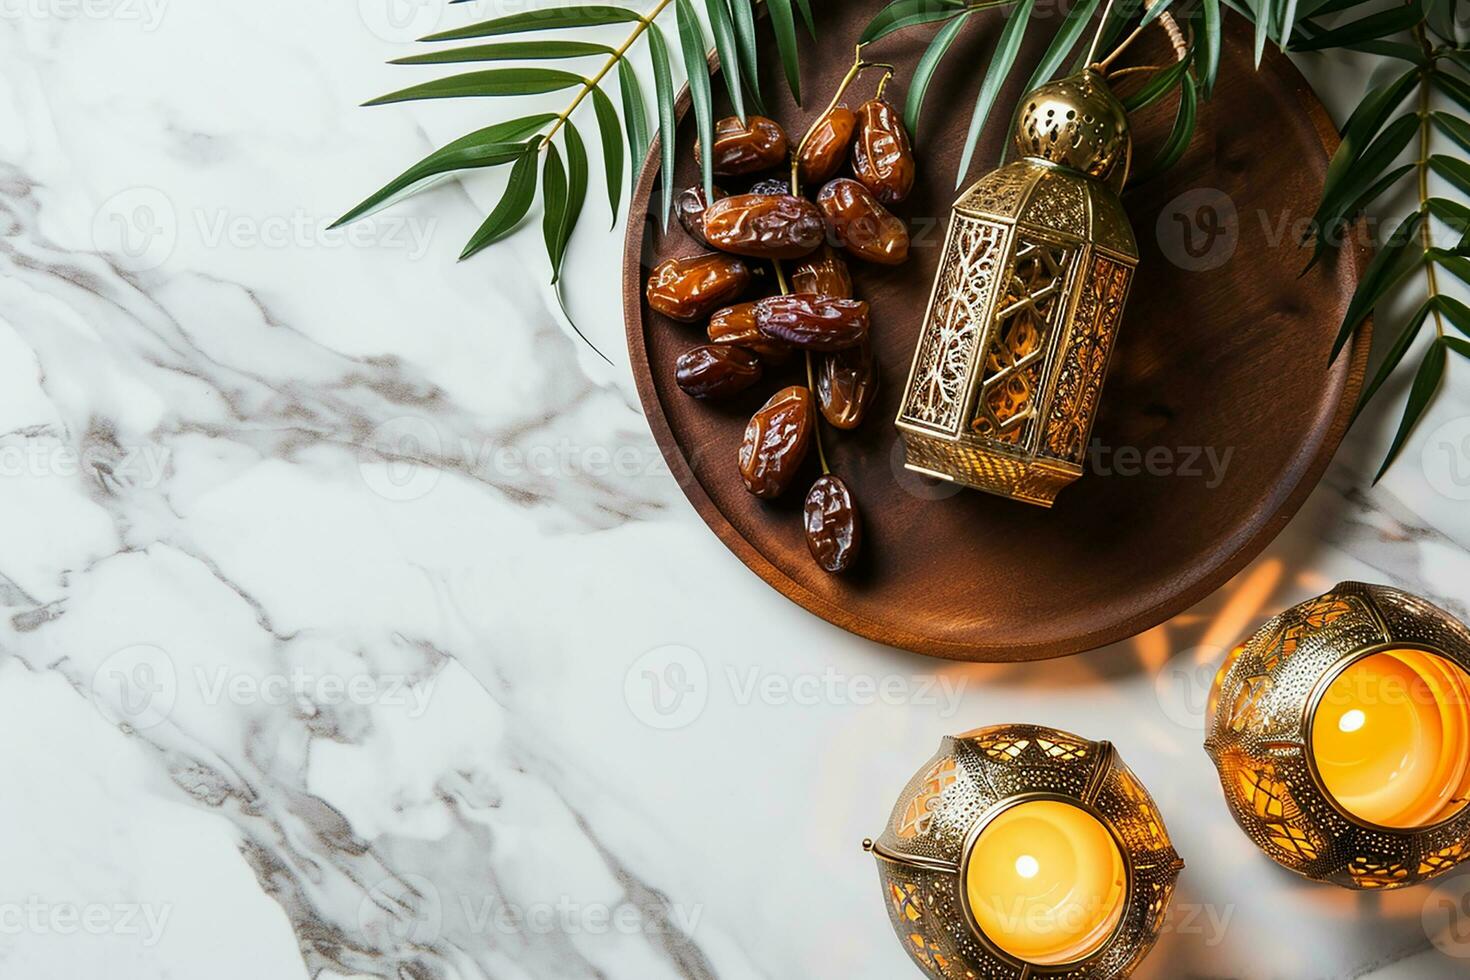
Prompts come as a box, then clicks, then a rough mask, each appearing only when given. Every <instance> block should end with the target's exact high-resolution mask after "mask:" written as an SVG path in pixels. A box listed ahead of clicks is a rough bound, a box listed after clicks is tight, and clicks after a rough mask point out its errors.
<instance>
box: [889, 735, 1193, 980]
mask: <svg viewBox="0 0 1470 980" xmlns="http://www.w3.org/2000/svg"><path fill="white" fill-rule="evenodd" d="M1037 799H1052V800H1060V801H1064V802H1067V803H1071V804H1073V805H1075V806H1078V807H1080V808H1082V809H1085V810H1086V811H1087V812H1088V813H1089V814H1091V815H1092V816H1094V817H1095V818H1097V819H1098V820H1099V821H1100V822H1101V823H1102V824H1103V825H1104V826H1105V827H1106V828H1107V830H1108V833H1109V834H1110V835H1111V836H1112V837H1113V838H1114V839H1115V842H1116V843H1117V845H1118V847H1119V851H1120V853H1122V854H1123V856H1124V862H1125V867H1126V871H1127V889H1126V894H1125V896H1124V899H1123V903H1124V904H1123V911H1122V913H1121V917H1120V918H1119V920H1118V923H1117V925H1116V926H1115V927H1114V928H1113V930H1112V932H1111V934H1109V935H1108V937H1107V939H1106V941H1105V942H1103V943H1102V945H1101V946H1100V947H1099V948H1098V949H1096V950H1095V951H1094V952H1092V953H1091V954H1089V955H1087V956H1086V957H1085V958H1083V959H1080V960H1078V961H1076V962H1070V963H1063V964H1052V965H1038V964H1034V963H1027V962H1025V961H1023V960H1020V959H1017V958H1016V957H1014V956H1011V955H1010V954H1008V953H1006V952H1005V951H1004V950H1002V949H1001V948H1000V947H999V946H998V945H997V944H996V943H995V942H993V941H992V940H991V939H990V938H989V937H987V936H986V935H985V934H984V933H983V932H982V931H981V930H980V929H979V927H978V926H977V925H976V917H975V914H974V911H973V909H972V908H971V906H970V897H969V893H968V891H967V889H966V887H965V881H964V877H965V876H964V874H963V870H962V869H963V868H964V866H965V861H966V855H967V849H968V848H969V847H970V846H971V845H972V844H973V842H975V841H976V840H978V839H979V832H980V831H981V830H983V829H984V827H985V826H986V825H987V824H988V823H989V822H990V821H991V820H992V819H994V817H995V816H996V815H997V814H998V813H1000V812H1002V811H1004V810H1005V809H1006V808H1007V807H1008V806H1009V805H1013V804H1015V803H1016V802H1017V801H1026V800H1037ZM920 815H922V816H920ZM864 847H865V848H867V849H868V850H869V851H871V852H872V853H873V855H874V856H875V857H877V858H878V862H877V864H878V875H879V878H880V880H881V883H882V888H883V895H884V898H885V900H886V901H885V904H886V905H887V907H888V916H889V919H890V921H891V922H892V924H893V929H894V932H895V933H896V934H897V936H898V938H899V941H900V942H901V943H902V944H903V948H904V950H905V951H906V952H907V953H908V954H909V957H910V959H912V960H913V962H914V963H915V964H916V965H917V966H918V967H919V969H920V970H922V971H923V972H924V973H925V974H926V975H928V976H930V977H935V978H943V980H979V978H985V980H1022V978H1042V977H1048V978H1059V980H1062V978H1064V980H1112V978H1121V977H1126V976H1128V975H1129V974H1130V973H1131V972H1132V971H1133V969H1134V968H1135V967H1136V966H1137V965H1138V963H1139V962H1141V961H1142V959H1143V957H1144V956H1145V955H1146V954H1147V953H1148V951H1149V949H1151V948H1152V946H1153V943H1154V940H1155V939H1156V938H1157V936H1158V933H1159V930H1160V928H1161V927H1162V925H1163V920H1164V916H1165V914H1166V912H1167V909H1168V905H1169V899H1170V897H1171V896H1172V894H1173V889H1174V882H1175V880H1176V879H1177V877H1178V875H1179V871H1180V869H1181V868H1183V866H1184V865H1183V862H1182V861H1180V860H1179V856H1178V854H1176V853H1175V851H1174V848H1173V845H1172V844H1171V843H1170V841H1169V835H1168V831H1167V830H1166V829H1165V827H1164V821H1163V819H1162V817H1160V815H1159V810H1158V807H1157V806H1155V804H1154V801H1153V799H1152V798H1151V797H1150V796H1149V794H1148V791H1147V790H1145V789H1144V787H1143V784H1142V783H1141V782H1139V780H1138V778H1137V777H1136V776H1135V775H1134V774H1133V773H1132V771H1131V770H1129V769H1128V767H1127V766H1126V765H1124V763H1123V761H1122V760H1121V759H1119V758H1118V756H1117V753H1116V752H1114V750H1113V747H1112V746H1111V745H1110V744H1109V743H1107V742H1093V741H1089V740H1087V739H1084V738H1081V737H1079V736H1077V735H1073V734H1070V733H1068V732H1063V731H1059V730H1057V729H1054V728H1046V727H1043V726H1039V725H997V726H993V727H990V728H981V729H977V730H975V731H972V732H968V733H966V734H964V735H956V736H951V737H948V738H946V739H945V740H944V742H943V743H942V744H941V745H940V748H939V751H938V753H936V754H935V756H934V757H933V758H932V759H930V760H929V761H928V762H927V763H925V765H924V766H923V768H921V769H920V770H919V771H918V772H917V773H916V774H915V775H914V778H913V779H912V780H910V782H909V784H908V786H907V787H906V788H905V789H904V791H903V793H902V795H900V797H899V799H898V802H897V803H896V804H895V806H894V808H893V814H892V816H891V817H890V819H889V821H888V825H887V827H886V828H885V830H884V832H883V834H882V836H880V837H879V838H878V839H877V840H876V841H864Z"/></svg>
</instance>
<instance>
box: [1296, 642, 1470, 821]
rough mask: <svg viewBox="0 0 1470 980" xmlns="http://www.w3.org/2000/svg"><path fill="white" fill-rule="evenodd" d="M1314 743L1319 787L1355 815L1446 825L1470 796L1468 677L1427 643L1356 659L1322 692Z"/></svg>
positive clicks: (1469, 701)
mask: <svg viewBox="0 0 1470 980" xmlns="http://www.w3.org/2000/svg"><path fill="white" fill-rule="evenodd" d="M1311 745H1312V757H1313V761H1314V762H1315V764H1316V767H1317V774H1318V776H1319V778H1320V779H1321V781H1322V786H1323V789H1324V790H1325V791H1326V792H1327V794H1328V795H1329V796H1330V797H1332V799H1334V800H1335V801H1336V802H1337V804H1338V805H1339V806H1340V807H1341V808H1342V809H1344V810H1346V811H1347V812H1348V813H1349V814H1351V815H1352V816H1354V817H1356V818H1358V819H1359V820H1361V821H1363V822H1365V823H1369V824H1374V825H1376V826H1380V827H1394V828H1399V829H1413V828H1420V827H1428V826H1431V825H1433V824H1436V823H1440V822H1441V821H1443V820H1446V819H1448V818H1449V817H1452V816H1454V814H1455V813H1456V812H1457V811H1458V810H1460V809H1461V808H1463V807H1464V806H1465V804H1466V801H1467V796H1470V674H1466V672H1465V671H1464V670H1463V669H1462V668H1461V667H1459V666H1458V665H1457V664H1454V663H1451V662H1450V661H1448V660H1446V659H1445V658H1443V657H1440V656H1438V655H1436V654H1433V653H1429V652H1427V651H1424V650H1414V649H1392V650H1384V651H1382V652H1380V653H1374V654H1370V655H1368V656H1365V657H1362V658H1361V659H1358V660H1355V661H1353V662H1352V663H1351V664H1349V665H1348V666H1347V667H1346V668H1345V669H1343V671H1342V672H1341V673H1339V674H1338V675H1337V677H1335V678H1334V679H1333V680H1332V681H1331V683H1330V684H1329V685H1328V686H1327V689H1326V690H1325V691H1324V692H1323V694H1322V697H1321V700H1320V701H1319V702H1318V704H1317V709H1316V712H1315V713H1314V716H1313V720H1312V734H1311Z"/></svg>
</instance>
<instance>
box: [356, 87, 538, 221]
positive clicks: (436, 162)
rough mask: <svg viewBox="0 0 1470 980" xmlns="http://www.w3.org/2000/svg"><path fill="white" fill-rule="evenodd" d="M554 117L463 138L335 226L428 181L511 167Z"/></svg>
mask: <svg viewBox="0 0 1470 980" xmlns="http://www.w3.org/2000/svg"><path fill="white" fill-rule="evenodd" d="M555 118H556V116H555V115H553V114H552V113H549V112H547V113H542V114H540V115H535V116H525V117H523V118H521V119H512V120H510V121H508V122H503V123H497V124H495V125H494V126H486V127H485V128H484V129H477V130H475V131H474V132H473V133H470V134H468V135H466V136H461V137H460V138H459V139H457V140H455V141H454V142H452V143H448V144H446V145H444V146H442V147H440V148H439V149H437V150H435V151H434V152H433V153H430V154H429V155H428V156H426V157H424V158H423V159H422V160H420V161H419V162H418V163H416V164H414V165H413V166H412V167H409V168H408V169H407V170H405V171H404V172H403V173H401V174H399V175H398V176H397V177H394V178H393V179H392V180H390V181H389V182H388V183H387V184H384V185H383V187H382V188H381V189H379V190H378V191H376V192H375V193H373V194H371V195H369V196H368V197H367V198H366V199H365V200H364V201H363V202H362V203H361V204H359V205H358V206H357V207H355V208H353V209H352V210H351V211H348V212H347V213H346V214H344V215H343V216H342V217H340V218H338V219H337V220H336V221H334V222H333V223H332V227H333V228H335V227H337V226H338V225H343V224H346V223H347V222H349V221H355V220H357V219H358V218H361V217H362V216H363V215H365V214H367V213H369V212H370V211H375V210H377V209H378V208H380V207H384V206H386V205H387V204H390V203H392V202H393V201H395V200H398V199H399V198H400V197H402V196H405V194H404V192H405V191H410V189H416V188H417V187H418V186H419V185H421V184H422V183H423V182H424V181H426V180H428V179H430V178H432V177H437V176H439V175H441V174H446V173H449V172H451V171H455V170H471V169H476V168H479V167H496V166H500V165H501V164H505V163H510V162H511V161H512V160H516V159H518V158H519V157H520V155H521V153H522V151H523V150H524V149H525V141H526V140H527V139H529V138H530V137H532V136H533V135H535V134H536V133H538V132H540V130H541V127H543V126H545V125H546V124H547V123H549V122H551V121H552V120H553V119H555Z"/></svg>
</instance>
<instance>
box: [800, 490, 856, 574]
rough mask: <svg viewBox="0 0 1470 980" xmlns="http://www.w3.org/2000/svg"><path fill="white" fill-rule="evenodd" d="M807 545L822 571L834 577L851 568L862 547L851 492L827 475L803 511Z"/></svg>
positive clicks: (810, 494) (811, 491) (808, 493)
mask: <svg viewBox="0 0 1470 980" xmlns="http://www.w3.org/2000/svg"><path fill="white" fill-rule="evenodd" d="M801 516H802V524H803V525H804V526H805V528H806V544H807V547H808V548H810V549H811V552H812V557H813V558H815V559H816V560H817V564H818V565H820V566H821V567H822V570H823V571H826V572H831V573H833V574H834V575H835V574H837V573H839V572H845V571H847V570H848V569H849V568H851V567H852V563H853V561H854V560H855V559H856V558H857V555H858V549H859V548H861V547H862V543H863V523H862V519H861V517H860V516H859V515H858V510H857V505H856V504H855V503H853V500H852V491H851V490H849V489H848V488H847V484H846V483H844V482H843V481H842V478H841V477H839V476H833V475H832V474H830V473H829V474H828V475H826V476H824V477H822V478H821V479H819V480H818V481H817V482H816V483H813V484H812V488H811V490H809V491H808V492H807V495H806V504H805V505H804V506H803V507H802V510H801Z"/></svg>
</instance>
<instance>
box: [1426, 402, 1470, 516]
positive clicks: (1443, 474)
mask: <svg viewBox="0 0 1470 980" xmlns="http://www.w3.org/2000/svg"><path fill="white" fill-rule="evenodd" d="M1419 462H1420V465H1421V466H1422V467H1423V469H1424V478H1425V479H1426V480H1428V481H1429V485H1430V486H1431V487H1433V488H1434V489H1435V490H1436V491H1438V492H1439V493H1441V494H1443V495H1444V496H1446V497H1448V498H1449V499H1451V500H1470V416H1467V417H1461V418H1457V419H1451V420H1450V421H1448V422H1446V423H1445V424H1444V425H1441V426H1440V427H1439V428H1437V429H1435V430H1434V431H1433V432H1432V433H1430V435H1429V438H1428V439H1425V440H1424V449H1423V452H1422V454H1421V456H1420V460H1419Z"/></svg>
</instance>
